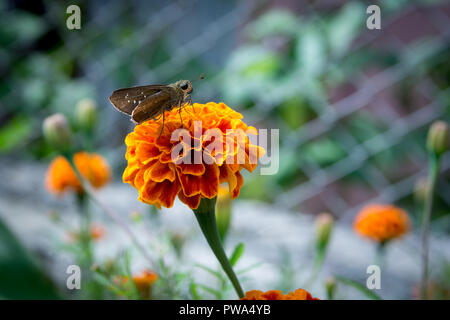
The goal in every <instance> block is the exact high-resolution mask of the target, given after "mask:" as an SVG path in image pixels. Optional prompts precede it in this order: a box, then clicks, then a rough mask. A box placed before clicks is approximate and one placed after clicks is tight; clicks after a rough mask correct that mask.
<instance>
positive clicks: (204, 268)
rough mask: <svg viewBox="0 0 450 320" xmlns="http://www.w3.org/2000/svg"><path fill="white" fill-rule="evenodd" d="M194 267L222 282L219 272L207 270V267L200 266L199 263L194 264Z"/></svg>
mask: <svg viewBox="0 0 450 320" xmlns="http://www.w3.org/2000/svg"><path fill="white" fill-rule="evenodd" d="M195 266H196V267H197V268H200V269H203V270H205V271H206V272H209V273H210V274H212V275H213V276H215V277H217V278H218V279H219V280H222V278H223V277H222V274H221V273H220V272H218V271H215V270H213V269H211V268H209V267H207V266H205V265H202V264H200V263H196V264H195Z"/></svg>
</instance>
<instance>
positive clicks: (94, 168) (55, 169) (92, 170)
mask: <svg viewBox="0 0 450 320" xmlns="http://www.w3.org/2000/svg"><path fill="white" fill-rule="evenodd" d="M73 160H74V163H75V166H76V167H77V169H78V170H79V172H80V173H81V175H82V176H83V177H84V178H85V179H86V180H88V181H89V182H90V183H91V185H92V186H93V187H94V188H100V187H102V186H103V185H105V184H106V183H108V182H109V180H110V179H111V169H110V167H109V165H108V163H107V162H106V160H105V159H104V158H103V157H102V156H100V155H98V154H96V153H91V154H89V153H87V152H85V151H81V152H77V153H76V154H75V155H74V157H73ZM46 187H47V189H48V191H50V192H51V193H55V194H62V193H64V192H66V191H67V190H69V189H72V190H75V191H77V192H81V191H82V186H81V183H80V181H79V180H78V177H77V175H76V173H75V171H74V170H73V169H72V167H71V165H70V163H69V161H68V160H67V159H66V158H64V157H63V156H59V157H56V158H55V159H54V160H53V161H52V162H51V163H50V166H49V167H48V170H47V176H46Z"/></svg>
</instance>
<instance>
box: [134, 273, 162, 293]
mask: <svg viewBox="0 0 450 320" xmlns="http://www.w3.org/2000/svg"><path fill="white" fill-rule="evenodd" d="M156 280H158V275H157V274H156V273H155V272H153V271H151V270H144V271H142V272H141V273H139V274H136V275H133V282H134V284H135V285H136V287H137V288H138V289H139V290H145V289H147V288H149V287H150V286H151V285H152V284H153V283H155V282H156Z"/></svg>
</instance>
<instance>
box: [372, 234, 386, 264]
mask: <svg viewBox="0 0 450 320" xmlns="http://www.w3.org/2000/svg"><path fill="white" fill-rule="evenodd" d="M386 244H387V241H381V242H379V243H378V244H377V248H376V254H375V263H376V264H377V265H378V266H379V267H380V269H382V268H383V267H384V263H385V259H384V257H385V255H386Z"/></svg>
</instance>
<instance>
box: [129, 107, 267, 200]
mask: <svg viewBox="0 0 450 320" xmlns="http://www.w3.org/2000/svg"><path fill="white" fill-rule="evenodd" d="M192 107H193V110H190V108H189V111H188V110H187V108H183V109H182V110H181V113H180V114H179V110H178V108H174V109H173V110H171V111H168V112H166V113H165V117H164V127H163V131H162V132H161V128H162V124H163V120H162V117H160V118H159V119H158V120H156V121H154V120H149V121H146V122H144V123H142V124H139V125H137V126H136V127H135V128H134V130H133V132H131V133H130V134H128V136H127V137H126V139H125V143H126V145H127V152H126V156H125V158H126V159H127V161H128V166H127V168H126V169H125V171H124V173H123V181H124V182H125V183H129V184H131V185H132V186H133V187H135V188H136V189H137V190H138V191H139V200H140V201H142V202H145V203H148V204H153V205H155V206H157V207H159V208H160V207H161V206H164V207H167V208H170V207H172V205H173V203H174V200H175V198H176V197H177V196H178V198H179V199H180V200H181V201H182V202H184V203H185V204H187V205H188V206H189V207H190V208H191V209H197V208H198V206H199V204H200V200H201V199H202V198H207V199H212V198H214V197H216V196H217V194H218V192H219V185H220V184H221V183H224V182H228V192H229V194H230V196H231V198H233V199H234V198H236V197H237V196H238V195H239V191H240V189H241V187H242V185H243V183H244V180H243V178H242V175H241V173H240V170H241V169H243V168H245V169H247V170H248V171H250V172H251V171H253V170H254V169H255V167H256V165H257V161H256V160H257V159H258V158H259V157H261V156H263V155H264V152H265V151H264V149H263V148H260V147H258V146H256V145H254V144H252V143H251V142H250V140H249V138H248V136H247V133H246V132H248V131H251V132H252V134H256V129H255V128H253V127H249V126H247V125H246V124H245V123H244V122H243V121H242V120H241V119H242V118H243V116H242V115H241V114H240V113H238V112H236V111H234V110H232V109H231V108H229V107H228V106H227V105H225V104H224V103H213V102H209V103H207V104H197V103H196V104H194V105H193V106H192ZM180 118H181V119H180ZM199 123H200V129H199V127H198V124H199ZM177 129H180V130H183V129H184V130H185V132H186V133H187V138H188V139H189V140H190V142H187V141H186V140H185V139H186V136H183V137H181V136H180V137H177V139H174V140H172V137H173V135H172V134H173V133H174V132H176V130H177ZM213 143H214V144H215V145H220V146H221V150H222V151H221V152H218V151H217V150H216V149H214V148H212V147H211V146H212V145H213ZM180 146H181V147H182V150H181V151H182V152H181V153H180V154H179V155H178V156H177V157H175V158H174V157H173V152H174V149H175V148H178V147H180ZM198 155H200V158H198ZM252 159H253V160H252Z"/></svg>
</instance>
